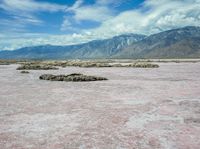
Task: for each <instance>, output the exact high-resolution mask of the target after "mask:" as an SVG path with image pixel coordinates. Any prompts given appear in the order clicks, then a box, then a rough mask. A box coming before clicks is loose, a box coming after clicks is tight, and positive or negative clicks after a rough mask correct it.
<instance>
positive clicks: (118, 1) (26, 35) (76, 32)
mask: <svg viewBox="0 0 200 149" xmlns="http://www.w3.org/2000/svg"><path fill="white" fill-rule="evenodd" d="M184 26H200V0H0V50H15V49H18V48H21V47H27V46H37V45H46V44H51V45H71V44H79V43H84V42H88V41H91V40H96V39H105V38H111V37H113V36H117V35H121V34H128V33H136V34H145V35H151V34H155V33H159V32H162V31H165V30H169V29H174V28H179V27H184Z"/></svg>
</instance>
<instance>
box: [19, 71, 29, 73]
mask: <svg viewBox="0 0 200 149" xmlns="http://www.w3.org/2000/svg"><path fill="white" fill-rule="evenodd" d="M20 73H29V72H28V71H21V72H20Z"/></svg>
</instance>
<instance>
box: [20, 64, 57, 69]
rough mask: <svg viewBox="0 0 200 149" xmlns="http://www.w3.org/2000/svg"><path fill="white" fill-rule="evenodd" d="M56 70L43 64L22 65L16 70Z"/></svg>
mask: <svg viewBox="0 0 200 149" xmlns="http://www.w3.org/2000/svg"><path fill="white" fill-rule="evenodd" d="M50 69H54V70H56V69H58V68H56V67H54V66H50V65H45V64H23V65H21V66H19V67H18V68H17V70H50Z"/></svg>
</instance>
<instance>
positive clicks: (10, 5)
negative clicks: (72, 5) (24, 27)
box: [0, 0, 66, 12]
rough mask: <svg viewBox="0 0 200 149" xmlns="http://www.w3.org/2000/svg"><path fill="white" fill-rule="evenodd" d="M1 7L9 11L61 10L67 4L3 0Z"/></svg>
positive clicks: (30, 0)
mask: <svg viewBox="0 0 200 149" xmlns="http://www.w3.org/2000/svg"><path fill="white" fill-rule="evenodd" d="M0 8H2V9H4V10H6V11H9V12H20V11H21V12H36V11H52V12H55V11H61V10H64V9H66V6H62V5H58V4H52V3H47V2H36V1H34V0H2V2H1V3H0Z"/></svg>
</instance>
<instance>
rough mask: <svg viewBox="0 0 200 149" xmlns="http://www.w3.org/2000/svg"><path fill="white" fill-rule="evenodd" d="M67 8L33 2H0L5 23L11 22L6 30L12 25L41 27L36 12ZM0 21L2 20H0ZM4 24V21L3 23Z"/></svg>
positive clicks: (11, 0) (19, 0)
mask: <svg viewBox="0 0 200 149" xmlns="http://www.w3.org/2000/svg"><path fill="white" fill-rule="evenodd" d="M66 8H67V6H64V5H58V4H54V3H47V2H37V1H35V0H1V1H0V10H3V11H4V13H6V14H8V16H9V17H8V18H7V21H9V22H12V23H11V24H7V25H5V26H4V27H7V28H8V29H9V28H11V27H13V24H19V25H21V26H23V27H24V28H25V27H26V25H30V24H31V25H42V24H43V23H44V22H43V20H41V19H39V18H38V17H37V13H38V12H44V11H45V12H57V11H64V10H65V9H66ZM1 20H2V19H1ZM1 20H0V21H1ZM4 22H5V21H4Z"/></svg>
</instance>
